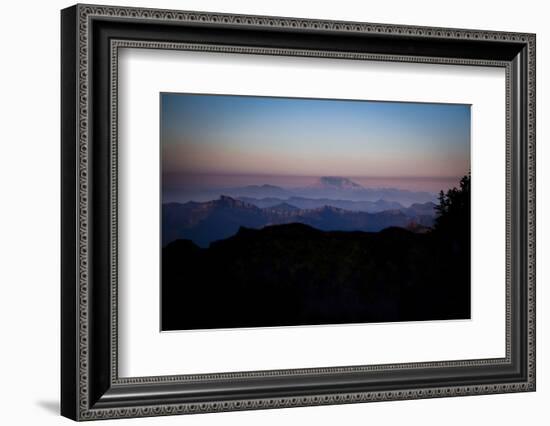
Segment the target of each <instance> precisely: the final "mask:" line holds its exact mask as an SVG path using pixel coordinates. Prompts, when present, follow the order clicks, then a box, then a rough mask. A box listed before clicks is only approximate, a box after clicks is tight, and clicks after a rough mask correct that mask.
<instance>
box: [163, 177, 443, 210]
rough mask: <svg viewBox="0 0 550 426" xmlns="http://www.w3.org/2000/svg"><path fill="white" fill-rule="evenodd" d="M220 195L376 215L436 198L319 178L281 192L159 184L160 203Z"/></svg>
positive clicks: (264, 187)
mask: <svg viewBox="0 0 550 426" xmlns="http://www.w3.org/2000/svg"><path fill="white" fill-rule="evenodd" d="M183 180H185V179H183ZM178 182H179V180H178ZM222 195H225V196H228V197H231V198H235V199H242V200H245V201H249V202H252V204H256V203H260V204H261V203H267V204H264V205H260V204H257V205H258V207H268V206H269V204H271V203H272V202H274V203H278V202H279V201H281V200H284V201H287V202H289V204H292V205H295V206H296V207H300V208H305V207H306V206H305V205H297V204H295V203H300V199H310V200H311V199H313V200H325V201H326V200H330V205H331V206H333V207H341V208H348V206H345V205H341V204H334V203H342V202H345V201H355V202H365V204H363V205H361V204H357V205H355V207H361V209H362V208H363V207H367V208H368V209H369V210H366V211H371V210H370V209H371V208H375V209H377V211H380V210H382V209H383V210H385V209H388V208H392V207H391V205H392V204H391V203H397V204H399V205H401V206H404V207H409V206H410V205H411V204H414V203H420V204H422V203H426V202H429V201H431V202H436V201H437V196H436V194H433V193H431V192H426V191H410V190H406V189H398V188H366V187H363V186H362V185H360V184H358V183H356V182H354V181H352V180H351V179H348V178H345V177H337V176H323V177H320V178H318V179H317V180H316V181H315V182H314V183H312V184H309V185H306V186H293V187H284V188H283V187H281V186H277V185H270V184H263V185H246V186H236V187H231V186H223V187H220V186H206V187H204V186H202V185H191V186H189V187H188V186H185V185H184V186H180V183H177V184H176V183H174V182H172V180H169V179H167V180H165V181H164V182H163V199H164V201H165V202H180V203H184V202H187V201H197V202H203V201H210V200H215V199H218V198H220V196H222ZM270 200H272V201H270ZM377 202H378V203H379V205H378V206H376V204H375V203H377ZM384 203H386V204H384ZM309 207H311V206H309ZM317 207H319V205H317Z"/></svg>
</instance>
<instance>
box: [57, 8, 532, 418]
mask: <svg viewBox="0 0 550 426" xmlns="http://www.w3.org/2000/svg"><path fill="white" fill-rule="evenodd" d="M61 29H62V31H61V32H62V40H61V47H62V61H61V62H62V63H61V65H62V93H61V99H62V118H61V128H62V152H61V160H62V185H61V186H62V235H61V239H62V288H61V316H62V329H61V332H62V333H61V354H62V356H61V370H62V374H61V413H62V414H63V415H64V416H66V417H69V418H71V419H74V420H92V419H104V418H119V417H139V416H157V415H169V414H183V413H195V412H213V411H228V410H242V409H260V408H275V407H292V406H306V405H321V404H340V403H351V402H365V401H379V400H398V399H414V398H432V397H442V396H461V395H476V394H488V393H503V392H518V391H534V390H535V35H533V34H520V33H504V32H489V31H477V30H461V29H448V28H425V27H411V26H401V25H382V24H368V23H357V22H334V21H320V20H308V19H293V18H276V17H264V16H243V15H227V14H213V13H201V12H182V11H167V10H154V9H134V8H126V7H104V6H95V5H76V6H73V7H70V8H68V9H64V10H63V11H62V13H61ZM124 47H133V48H154V49H187V50H198V51H216V52H231V53H238V54H263V55H279V56H281V55H282V56H285V55H286V56H288V55H290V56H311V57H322V58H338V59H346V60H371V61H373V60H374V61H380V60H383V61H398V62H424V63H438V64H459V65H464V66H470V65H482V66H490V67H503V68H504V69H505V70H506V125H507V130H506V147H507V154H506V182H507V183H506V196H507V200H506V204H507V208H506V230H503V232H506V356H505V357H504V358H496V359H477V360H459V361H445V362H443V361H442V362H438V361H435V362H428V363H409V364H385V365H364V366H327V367H326V368H313V369H301V370H273V371H250V372H240V373H213V374H204V375H181V376H161V377H132V378H120V377H119V376H118V350H117V345H118V326H117V220H118V219H117V199H118V198H117V197H118V193H117V191H118V188H117V105H118V102H117V87H118V75H117V71H118V68H117V64H118V62H117V61H118V50H119V49H120V48H124Z"/></svg>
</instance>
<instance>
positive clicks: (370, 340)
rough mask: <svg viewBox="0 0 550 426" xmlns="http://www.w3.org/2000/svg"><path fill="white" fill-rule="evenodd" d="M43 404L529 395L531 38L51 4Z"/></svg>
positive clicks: (73, 410) (113, 410)
mask: <svg viewBox="0 0 550 426" xmlns="http://www.w3.org/2000/svg"><path fill="white" fill-rule="evenodd" d="M61 50H62V75H61V81H62V93H61V98H62V123H61V127H62V185H61V186H62V283H61V286H62V289H61V290H62V291H61V298H62V300H61V307H62V312H61V314H62V330H61V332H62V333H61V334H62V359H61V365H62V377H61V384H62V389H61V412H62V414H63V415H64V416H66V417H69V418H71V419H74V420H93V419H106V418H122V417H142V416H159V415H170V414H188V413H205V412H214V411H229V410H243V409H264V408H277V407H292V406H307V405H321V404H343V403H354V402H367V401H382V400H399V399H416V398H435V397H445V396H466V395H478V394H489V393H504V392H521V391H534V390H535V35H534V34H523V33H521V34H520V33H508V32H506V33H505V32H495V31H479V30H463V29H449V28H426V27H412V26H402V25H387V24H369V23H360V22H335V21H321V20H307V19H297V18H296V19H295V18H281V17H269V16H243V15H228V14H216V13H203V12H187V11H169V10H155V9H138V8H128V7H106V6H96V5H76V6H73V7H70V8H67V9H64V10H63V11H62V12H61Z"/></svg>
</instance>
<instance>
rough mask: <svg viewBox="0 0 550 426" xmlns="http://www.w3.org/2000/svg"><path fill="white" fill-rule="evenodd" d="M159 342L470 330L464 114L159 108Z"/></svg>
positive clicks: (403, 106) (202, 99) (238, 105)
mask: <svg viewBox="0 0 550 426" xmlns="http://www.w3.org/2000/svg"><path fill="white" fill-rule="evenodd" d="M160 127H161V128H160V146H161V222H162V223H161V241H160V250H161V264H162V267H161V330H163V331H171V330H192V329H215V328H222V329H227V328H240V327H275V326H299V325H321V324H349V323H374V322H400V321H428V320H456V319H469V318H470V312H471V306H470V303H471V301H470V294H471V289H470V263H471V261H470V185H471V176H470V105H463V104H436V103H415V102H387V101H371V100H340V99H306V98H283V97H261V96H237V95H212V94H187V93H161V94H160Z"/></svg>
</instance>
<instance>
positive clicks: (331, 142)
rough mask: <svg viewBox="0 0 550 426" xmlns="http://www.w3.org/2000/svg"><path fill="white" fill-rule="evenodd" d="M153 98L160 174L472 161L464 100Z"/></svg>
mask: <svg viewBox="0 0 550 426" xmlns="http://www.w3.org/2000/svg"><path fill="white" fill-rule="evenodd" d="M160 101H161V149H162V170H163V174H164V175H171V176H175V175H181V176H183V175H198V176H211V177H212V178H211V179H214V180H215V179H216V178H215V177H214V176H222V177H223V176H232V177H234V178H235V177H237V178H238V177H239V176H241V177H242V176H249V177H250V176H254V177H255V178H254V179H260V177H261V176H270V177H271V178H272V180H273V177H275V178H277V177H278V178H279V179H281V178H285V179H286V180H287V181H288V182H290V184H292V181H293V179H294V181H295V182H298V181H299V180H303V179H304V177H318V176H345V177H350V178H356V179H357V180H359V181H361V179H363V180H365V179H366V178H372V179H378V180H380V179H382V180H384V179H390V180H391V179H393V180H394V181H397V180H403V181H406V180H408V179H409V180H411V181H414V180H417V181H430V180H438V179H440V180H441V179H453V178H458V177H460V176H463V175H465V174H467V173H468V171H469V169H470V106H469V105H457V104H428V103H404V102H378V101H350V100H332V99H330V100H328V99H327V100H323V99H299V98H274V97H253V96H232V95H201V94H177V93H161V99H160ZM275 180H276V179H275ZM256 183H269V182H256Z"/></svg>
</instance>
